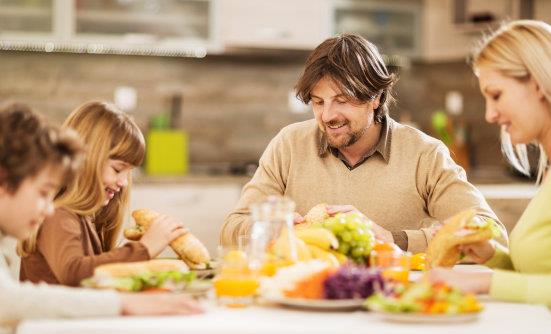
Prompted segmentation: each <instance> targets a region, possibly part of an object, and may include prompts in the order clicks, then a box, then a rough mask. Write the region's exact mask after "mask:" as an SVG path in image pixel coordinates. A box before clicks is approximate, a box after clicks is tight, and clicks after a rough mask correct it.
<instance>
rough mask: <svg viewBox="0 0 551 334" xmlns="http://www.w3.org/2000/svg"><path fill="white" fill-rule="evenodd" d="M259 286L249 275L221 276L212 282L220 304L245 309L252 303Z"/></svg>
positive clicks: (256, 280)
mask: <svg viewBox="0 0 551 334" xmlns="http://www.w3.org/2000/svg"><path fill="white" fill-rule="evenodd" d="M259 285H260V283H259V281H258V279H256V278H255V277H254V276H251V275H221V276H219V277H218V278H216V279H215V280H214V291H215V292H216V295H217V296H218V298H219V299H220V300H221V302H222V304H224V305H226V306H228V307H245V306H247V305H248V304H250V303H251V302H252V297H253V296H254V295H255V293H256V290H257V289H258V286H259Z"/></svg>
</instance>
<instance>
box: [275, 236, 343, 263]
mask: <svg viewBox="0 0 551 334" xmlns="http://www.w3.org/2000/svg"><path fill="white" fill-rule="evenodd" d="M295 236H296V238H294V239H295V240H294V245H295V247H296V256H297V259H298V260H299V261H308V260H321V261H324V262H327V263H329V264H330V265H331V266H333V267H339V266H340V265H341V264H344V263H346V261H347V257H346V256H344V255H342V254H340V253H338V252H337V251H336V249H337V248H338V247H339V241H338V239H337V238H336V237H335V235H334V234H333V233H332V232H331V231H329V230H327V229H324V228H321V227H310V228H301V229H295ZM289 241H290V240H289V232H288V231H287V230H283V231H282V232H281V234H280V236H279V238H278V239H277V240H276V241H275V243H274V244H273V246H272V247H271V253H272V254H273V255H275V256H277V257H279V258H283V259H288V260H292V259H293V250H292V247H291V246H290V242H289Z"/></svg>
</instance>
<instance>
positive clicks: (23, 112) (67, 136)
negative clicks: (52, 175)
mask: <svg viewBox="0 0 551 334" xmlns="http://www.w3.org/2000/svg"><path fill="white" fill-rule="evenodd" d="M83 153H84V150H83V145H82V143H81V141H80V139H79V138H78V136H77V135H76V134H75V132H74V131H66V130H59V129H58V128H56V127H53V126H50V125H48V124H46V122H45V121H44V120H43V119H42V118H41V117H40V116H39V115H37V114H36V113H34V112H33V111H32V110H31V109H30V108H29V107H28V106H26V105H25V104H22V103H16V102H12V103H5V104H0V186H3V187H6V189H8V191H10V192H16V191H17V189H18V188H19V186H20V185H21V183H22V182H23V181H24V180H25V179H26V178H29V177H33V176H36V175H37V174H38V173H39V172H40V171H42V169H43V168H45V167H48V166H54V167H56V168H60V169H62V171H63V173H64V176H65V178H64V181H65V182H67V181H68V179H69V178H70V177H72V175H73V174H74V172H75V170H76V169H77V168H78V166H79V165H80V161H81V160H82V159H83Z"/></svg>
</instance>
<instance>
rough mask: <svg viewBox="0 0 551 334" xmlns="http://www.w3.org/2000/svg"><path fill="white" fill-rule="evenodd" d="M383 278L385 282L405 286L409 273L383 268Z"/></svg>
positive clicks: (404, 270) (399, 269)
mask: <svg viewBox="0 0 551 334" xmlns="http://www.w3.org/2000/svg"><path fill="white" fill-rule="evenodd" d="M382 274H383V277H384V278H385V279H387V280H391V281H397V282H400V283H404V284H407V283H408V282H409V271H408V270H407V269H404V268H385V269H384V270H383V271H382Z"/></svg>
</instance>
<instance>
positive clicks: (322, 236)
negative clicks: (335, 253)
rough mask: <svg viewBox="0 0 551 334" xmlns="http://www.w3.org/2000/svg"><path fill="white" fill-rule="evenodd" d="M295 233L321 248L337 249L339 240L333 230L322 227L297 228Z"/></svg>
mask: <svg viewBox="0 0 551 334" xmlns="http://www.w3.org/2000/svg"><path fill="white" fill-rule="evenodd" d="M295 234H296V236H297V237H298V238H299V239H302V241H304V242H305V243H307V244H310V245H314V246H318V247H319V248H321V249H325V250H329V249H337V248H338V247H339V240H337V237H335V235H334V234H333V233H331V231H329V230H326V229H324V228H322V227H313V228H307V229H299V230H295Z"/></svg>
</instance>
